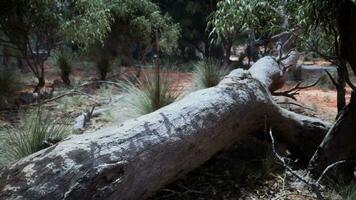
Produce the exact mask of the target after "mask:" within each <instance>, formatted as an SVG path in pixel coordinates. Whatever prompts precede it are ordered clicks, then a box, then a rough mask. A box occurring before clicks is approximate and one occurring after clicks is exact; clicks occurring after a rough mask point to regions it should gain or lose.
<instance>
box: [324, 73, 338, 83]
mask: <svg viewBox="0 0 356 200" xmlns="http://www.w3.org/2000/svg"><path fill="white" fill-rule="evenodd" d="M325 72H326V74H327V75H328V77H329V78H330V80H331V82H332V83H333V85H335V87H338V86H339V84H338V83H336V81H335V79H334V77H333V76H332V75H331V74H330V72H329V71H328V70H325Z"/></svg>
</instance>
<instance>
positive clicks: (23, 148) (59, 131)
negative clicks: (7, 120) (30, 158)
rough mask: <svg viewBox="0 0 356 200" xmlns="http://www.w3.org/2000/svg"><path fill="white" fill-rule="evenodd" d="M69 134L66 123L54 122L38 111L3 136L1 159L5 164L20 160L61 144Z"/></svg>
mask: <svg viewBox="0 0 356 200" xmlns="http://www.w3.org/2000/svg"><path fill="white" fill-rule="evenodd" d="M69 134H70V129H69V127H68V126H67V125H65V123H63V122H60V121H58V120H57V121H56V120H53V118H52V117H51V116H50V115H49V114H44V113H43V112H42V111H41V109H38V110H36V111H35V112H33V113H29V114H27V115H26V118H25V119H24V120H23V122H22V123H21V124H19V125H17V126H13V127H10V128H8V129H7V130H6V131H5V132H3V133H2V134H1V139H2V145H1V147H0V148H1V154H2V155H1V156H0V157H2V158H3V160H4V161H5V162H11V161H14V160H18V159H20V158H23V157H25V156H27V155H30V154H32V153H35V152H37V151H39V150H41V149H44V148H47V147H49V146H51V145H52V144H55V143H57V142H59V141H60V140H62V139H64V138H65V137H66V136H68V135H69ZM2 164H4V163H2Z"/></svg>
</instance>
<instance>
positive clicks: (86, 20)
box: [0, 0, 110, 92]
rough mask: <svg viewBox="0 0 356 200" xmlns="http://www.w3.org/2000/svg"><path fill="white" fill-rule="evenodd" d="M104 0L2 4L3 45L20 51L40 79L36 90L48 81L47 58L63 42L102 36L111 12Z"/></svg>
mask: <svg viewBox="0 0 356 200" xmlns="http://www.w3.org/2000/svg"><path fill="white" fill-rule="evenodd" d="M104 2H105V1H104V0H89V1H88V0H80V1H72V0H69V1H61V0H53V1H47V0H9V1H3V2H2V3H1V6H0V32H1V33H2V34H1V35H3V37H2V38H1V40H0V46H7V47H9V48H12V49H15V50H16V52H19V54H20V55H21V57H22V58H23V59H25V60H26V63H27V65H28V66H29V68H30V69H31V71H32V72H33V74H34V76H35V77H36V78H37V79H38V85H37V87H36V89H35V91H37V92H39V90H40V89H41V88H42V87H43V86H44V84H45V77H44V76H45V69H44V62H45V61H46V60H47V59H48V57H49V56H50V53H51V51H52V50H54V49H55V48H57V47H58V45H59V44H60V42H62V41H66V40H70V41H75V42H76V43H78V44H80V45H81V46H83V47H86V46H88V45H89V44H91V43H93V42H95V41H97V40H99V41H100V40H101V39H102V38H103V37H104V36H105V35H106V33H107V31H108V28H109V22H110V16H109V13H108V12H107V10H106V8H105V4H104Z"/></svg>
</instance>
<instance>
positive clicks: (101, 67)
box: [95, 55, 111, 80]
mask: <svg viewBox="0 0 356 200" xmlns="http://www.w3.org/2000/svg"><path fill="white" fill-rule="evenodd" d="M95 66H96V69H97V70H98V72H99V75H100V80H106V76H107V74H108V73H109V72H110V71H111V59H110V57H109V56H104V55H102V56H100V57H99V58H98V60H97V61H96V63H95Z"/></svg>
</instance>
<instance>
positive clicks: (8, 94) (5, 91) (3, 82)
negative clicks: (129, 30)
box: [0, 69, 19, 108]
mask: <svg viewBox="0 0 356 200" xmlns="http://www.w3.org/2000/svg"><path fill="white" fill-rule="evenodd" d="M18 82H19V81H18V78H17V76H16V74H15V73H14V72H13V71H11V70H6V69H0V108H4V107H6V106H8V105H10V104H12V103H13V100H14V98H13V95H14V93H15V92H16V89H17V86H18Z"/></svg>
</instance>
